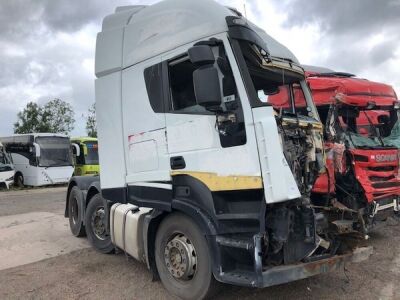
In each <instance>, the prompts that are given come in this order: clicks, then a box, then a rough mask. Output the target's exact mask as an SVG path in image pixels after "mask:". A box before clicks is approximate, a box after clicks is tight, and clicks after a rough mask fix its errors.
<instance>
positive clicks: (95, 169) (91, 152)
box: [71, 137, 100, 176]
mask: <svg viewBox="0 0 400 300" xmlns="http://www.w3.org/2000/svg"><path fill="white" fill-rule="evenodd" d="M71 144H72V146H73V147H72V149H73V153H74V158H75V171H74V175H75V176H86V175H99V173H100V166H99V152H98V144H97V138H91V137H76V138H71Z"/></svg>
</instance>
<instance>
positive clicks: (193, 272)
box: [155, 213, 218, 299]
mask: <svg viewBox="0 0 400 300" xmlns="http://www.w3.org/2000/svg"><path fill="white" fill-rule="evenodd" d="M155 259H156V265H157V270H158V273H159V276H160V279H161V281H162V283H163V285H164V287H165V288H166V289H167V290H168V292H170V293H171V294H173V295H175V296H178V297H179V298H181V299H205V298H209V297H212V296H213V295H215V294H216V292H217V290H218V283H217V281H216V280H215V278H214V275H213V274H212V267H211V257H210V253H209V248H208V245H207V240H206V238H205V237H204V234H203V233H202V232H201V230H200V229H199V227H198V226H197V224H196V223H194V222H193V221H192V220H191V219H190V218H188V217H186V216H185V215H183V214H180V213H176V214H172V215H170V216H168V217H167V218H166V219H164V220H163V221H162V222H161V224H160V227H159V228H158V231H157V234H156V242H155Z"/></svg>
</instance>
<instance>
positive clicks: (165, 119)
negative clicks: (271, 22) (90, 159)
mask: <svg viewBox="0 0 400 300" xmlns="http://www.w3.org/2000/svg"><path fill="white" fill-rule="evenodd" d="M95 70H96V76H97V79H96V84H95V86H96V113H97V122H98V138H99V157H100V165H101V170H102V173H101V175H100V178H92V179H88V178H80V177H74V178H72V179H71V181H70V184H69V188H68V196H67V203H66V212H65V215H66V217H69V219H70V225H71V230H72V232H73V234H75V235H77V236H79V235H83V234H84V233H85V232H86V234H87V236H88V239H89V241H90V243H91V244H92V245H93V246H94V247H95V248H96V249H97V250H99V251H101V252H103V253H109V252H112V251H113V250H114V248H115V247H117V248H120V249H122V250H123V251H125V252H126V253H127V254H129V255H131V256H133V257H135V258H136V259H138V260H141V261H144V262H146V263H147V265H148V267H149V269H151V270H152V272H153V273H154V275H155V276H156V278H160V279H161V281H162V282H163V284H164V286H165V288H166V289H167V290H168V291H169V292H170V293H172V294H174V295H176V296H178V297H180V298H183V299H201V298H204V297H206V296H210V295H211V294H212V293H213V291H214V286H215V280H217V281H220V282H224V283H230V284H236V285H242V286H252V287H267V286H271V285H276V284H281V283H285V282H289V281H293V280H297V279H301V278H306V277H309V276H312V275H316V274H319V273H322V272H327V271H330V270H334V269H336V268H338V267H340V266H341V265H342V264H343V263H344V261H346V260H349V259H350V258H351V257H353V256H352V255H351V253H340V252H337V251H336V249H338V248H339V247H338V244H337V243H338V241H337V239H335V238H332V239H330V238H329V236H332V235H330V234H331V232H328V231H329V228H330V227H329V226H328V225H325V224H328V220H327V219H324V215H323V214H322V213H318V214H317V213H316V212H315V210H314V208H313V207H312V206H311V203H310V198H309V196H310V191H311V188H312V186H313V183H314V181H315V178H316V177H317V176H318V174H319V173H320V172H321V171H322V170H323V168H324V160H323V159H324V153H323V146H322V125H321V123H320V121H319V118H318V114H317V112H316V109H315V106H314V104H313V101H312V98H311V95H310V92H309V90H308V87H307V84H306V83H305V77H304V71H303V69H302V68H301V66H300V65H299V62H298V60H297V59H296V57H295V56H294V55H293V54H292V53H291V52H290V51H289V50H288V49H287V48H286V47H284V46H283V45H281V44H279V43H278V42H277V41H275V40H274V39H272V38H271V37H270V36H269V35H267V34H266V33H265V32H264V31H263V30H262V29H260V28H258V27H256V26H255V25H253V24H251V23H250V22H249V21H248V20H246V19H245V18H243V17H242V16H241V15H240V14H239V13H238V12H236V11H235V10H233V9H229V8H226V7H223V6H221V5H219V4H217V3H216V2H214V1H211V0H204V1H186V0H166V1H163V2H159V3H157V4H155V5H152V6H132V7H124V8H119V9H117V10H116V12H115V13H114V14H112V15H110V16H107V17H106V18H105V19H104V21H103V27H102V31H101V32H100V33H99V34H98V37H97V46H96V62H95ZM295 91H297V92H299V91H300V92H301V95H302V99H303V100H304V101H303V102H304V103H301V104H299V103H295V102H294V101H293V99H294V96H293V94H294V92H295ZM277 93H285V95H287V107H286V106H285V107H284V108H283V109H282V108H281V109H279V110H278V109H275V108H274V107H273V106H272V105H271V103H269V102H268V99H269V97H271V96H273V95H275V94H277ZM332 234H334V233H332Z"/></svg>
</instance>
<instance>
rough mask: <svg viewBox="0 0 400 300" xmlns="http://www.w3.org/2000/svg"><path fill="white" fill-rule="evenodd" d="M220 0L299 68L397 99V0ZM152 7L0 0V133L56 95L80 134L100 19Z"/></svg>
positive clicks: (119, 0) (118, 1)
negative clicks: (362, 82)
mask: <svg viewBox="0 0 400 300" xmlns="http://www.w3.org/2000/svg"><path fill="white" fill-rule="evenodd" d="M188 1H195V0H188ZM197 1H201V0H197ZM218 1H219V2H221V3H223V4H226V5H230V6H233V7H237V8H238V10H240V11H242V12H244V10H245V9H244V7H246V14H247V17H248V18H249V19H250V20H252V21H253V22H254V23H256V24H257V25H259V26H260V27H262V28H264V29H265V30H266V31H267V32H268V33H269V34H270V35H272V36H273V37H274V38H276V39H277V40H279V41H280V42H281V43H283V44H284V45H286V46H287V47H289V48H290V49H291V50H292V51H293V52H294V53H295V55H296V56H297V57H298V58H299V59H300V61H301V62H302V63H304V64H313V65H320V66H325V67H330V68H333V69H335V70H338V71H347V72H351V73H354V74H357V75H358V76H360V77H363V78H368V79H371V80H376V81H380V82H385V83H388V84H391V85H393V86H394V87H395V89H396V92H397V94H398V95H400V30H399V29H400V0H379V1H377V0H337V1H331V0H307V1H305V0H247V1H245V0H233V1H229V0H218ZM154 2H157V1H156V0H141V1H140V0H104V1H100V0H0V70H1V72H0V135H5V134H10V133H12V131H13V123H14V122H15V121H16V114H17V112H18V111H19V110H21V109H22V108H23V107H24V106H25V105H26V103H27V102H29V101H35V102H38V103H41V104H42V103H46V102H47V101H49V100H51V99H53V98H61V99H63V100H65V101H67V102H69V103H71V104H72V105H73V107H74V109H75V119H76V121H77V122H76V124H75V130H74V131H73V134H74V135H83V134H85V124H84V119H83V118H82V114H84V113H86V111H87V108H88V107H89V106H90V105H91V103H93V102H94V75H93V68H94V50H95V39H96V33H97V32H98V31H99V30H100V26H101V21H102V18H103V17H104V16H105V15H107V14H109V13H111V12H113V10H114V8H115V7H116V6H121V5H129V4H131V5H132V4H151V3H154ZM245 3H246V5H244V4H245Z"/></svg>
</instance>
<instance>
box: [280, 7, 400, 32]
mask: <svg viewBox="0 0 400 300" xmlns="http://www.w3.org/2000/svg"><path fill="white" fill-rule="evenodd" d="M285 3H286V9H287V12H288V18H287V25H288V26H294V25H299V24H300V25H303V24H308V23H311V22H316V23H318V24H320V25H321V27H322V28H323V29H325V30H326V31H327V32H328V33H330V34H332V33H333V34H347V33H348V32H349V31H352V32H359V33H364V34H370V32H371V30H374V31H377V30H380V29H382V28H384V27H389V26H390V27H398V26H399V25H400V18H399V15H400V2H399V1H396V0H388V1H377V0H351V1H349V0H337V1H327V0H322V1H321V0H308V1H301V0H291V1H286V2H285Z"/></svg>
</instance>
